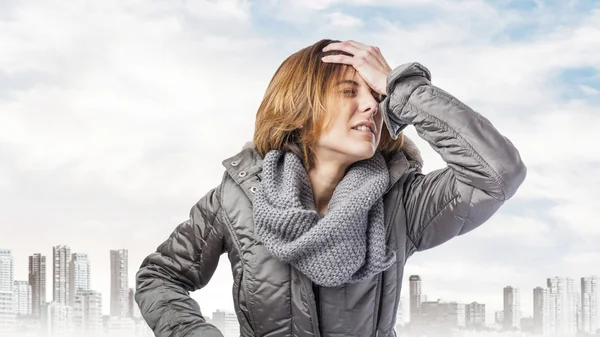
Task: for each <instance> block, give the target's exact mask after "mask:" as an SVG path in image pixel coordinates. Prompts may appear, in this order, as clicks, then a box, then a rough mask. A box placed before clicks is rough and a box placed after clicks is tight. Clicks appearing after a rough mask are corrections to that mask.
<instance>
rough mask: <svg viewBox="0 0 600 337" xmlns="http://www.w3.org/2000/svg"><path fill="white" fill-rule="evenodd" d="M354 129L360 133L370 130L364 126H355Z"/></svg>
mask: <svg viewBox="0 0 600 337" xmlns="http://www.w3.org/2000/svg"><path fill="white" fill-rule="evenodd" d="M355 129H356V130H361V131H371V129H369V127H368V126H365V125H360V126H357V127H355Z"/></svg>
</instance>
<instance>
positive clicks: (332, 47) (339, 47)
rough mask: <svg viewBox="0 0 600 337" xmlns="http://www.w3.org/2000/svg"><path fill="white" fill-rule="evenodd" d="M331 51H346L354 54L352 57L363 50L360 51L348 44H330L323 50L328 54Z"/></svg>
mask: <svg viewBox="0 0 600 337" xmlns="http://www.w3.org/2000/svg"><path fill="white" fill-rule="evenodd" d="M330 50H341V51H344V52H346V53H349V54H352V55H357V54H359V53H360V52H361V49H359V48H357V47H355V46H353V45H352V44H350V43H347V42H334V43H330V44H328V45H327V46H325V48H323V51H324V52H327V51H330Z"/></svg>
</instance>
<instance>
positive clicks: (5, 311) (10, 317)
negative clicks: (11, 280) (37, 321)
mask: <svg viewBox="0 0 600 337" xmlns="http://www.w3.org/2000/svg"><path fill="white" fill-rule="evenodd" d="M16 320H17V314H16V313H15V312H14V309H13V292H12V291H0V336H13V335H14V332H15V328H16Z"/></svg>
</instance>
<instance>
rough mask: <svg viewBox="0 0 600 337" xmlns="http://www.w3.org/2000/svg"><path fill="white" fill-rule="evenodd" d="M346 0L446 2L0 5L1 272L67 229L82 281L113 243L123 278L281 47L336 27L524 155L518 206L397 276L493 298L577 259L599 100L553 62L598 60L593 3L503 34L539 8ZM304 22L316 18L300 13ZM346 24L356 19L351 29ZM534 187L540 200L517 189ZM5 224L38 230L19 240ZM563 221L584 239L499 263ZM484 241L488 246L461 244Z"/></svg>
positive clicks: (190, 190) (586, 218)
mask: <svg viewBox="0 0 600 337" xmlns="http://www.w3.org/2000/svg"><path fill="white" fill-rule="evenodd" d="M361 4H362V5H365V4H368V5H369V6H382V5H383V4H388V5H390V6H397V7H395V10H399V11H401V10H402V9H403V8H408V9H410V8H414V7H415V6H436V8H437V11H438V12H439V13H443V14H445V15H446V16H442V17H435V18H433V19H429V18H426V17H425V18H423V21H422V22H419V23H418V24H411V25H408V24H406V23H405V22H402V21H401V20H399V19H397V18H395V17H391V16H389V17H366V16H364V17H363V16H356V17H355V16H351V14H348V13H353V12H352V11H346V10H345V9H346V8H342V9H339V8H338V7H335V10H338V9H339V11H338V12H335V11H333V12H331V11H330V10H332V9H334V6H338V5H340V3H339V2H337V1H336V0H330V1H327V2H318V3H317V2H298V1H295V2H293V3H283V4H282V3H281V2H276V1H273V2H271V5H270V6H271V7H268V6H266V5H265V7H261V8H258V6H259V5H258V4H255V3H252V4H250V2H248V1H242V0H230V1H206V0H204V1H194V2H192V1H190V2H186V3H185V5H181V4H178V3H177V4H176V3H172V2H166V1H150V2H147V1H141V0H140V1H138V0H136V1H127V2H123V1H97V2H92V3H90V2H75V3H69V4H67V3H64V4H62V5H61V4H60V3H58V4H54V3H53V4H52V5H49V4H46V3H44V2H34V3H31V2H27V3H18V4H16V5H15V6H14V9H13V10H12V11H9V12H8V13H9V14H6V15H7V16H8V17H9V18H10V20H3V19H0V31H2V32H3V34H0V46H2V47H0V48H1V49H0V76H3V75H7V76H10V77H9V78H11V79H14V78H17V79H19V83H23V84H22V85H19V86H16V85H15V86H12V85H11V83H10V82H9V83H8V84H6V83H0V151H2V152H0V153H2V154H3V155H4V154H7V155H8V156H9V158H10V159H11V160H10V161H4V160H3V161H2V163H0V186H3V189H2V191H1V192H0V199H2V200H5V201H7V202H10V205H11V207H9V209H8V210H7V211H5V212H3V215H2V217H1V218H0V221H1V222H2V223H8V224H10V228H9V230H8V232H7V233H6V234H7V236H3V237H9V238H11V239H10V241H6V239H5V240H2V238H0V246H7V245H8V246H12V248H14V249H15V255H18V256H19V257H18V259H17V263H18V266H17V270H16V272H17V275H19V277H20V278H26V276H24V275H26V257H27V255H28V254H31V253H33V252H37V251H40V250H41V251H44V252H46V254H47V255H49V256H51V255H50V253H51V247H52V245H56V244H58V243H61V242H62V243H67V244H70V245H72V246H73V247H72V248H73V250H74V251H86V252H89V253H90V255H91V257H92V259H93V263H94V266H93V268H94V270H97V271H98V274H94V275H95V276H94V284H95V287H98V289H99V290H101V291H102V292H103V293H104V294H105V301H108V294H109V291H108V289H109V287H108V279H106V277H102V278H101V277H100V274H99V273H100V271H106V270H107V266H108V249H116V248H122V247H127V248H130V274H131V277H133V275H134V274H135V270H136V269H137V266H138V265H139V263H140V262H141V259H142V258H143V257H144V256H145V255H147V254H148V253H150V252H151V251H153V250H154V249H155V248H156V246H158V244H160V243H161V242H162V241H163V240H164V239H166V238H167V236H168V234H169V233H170V231H171V230H172V229H173V228H174V227H175V226H176V225H177V224H178V223H179V222H181V221H183V220H185V219H186V218H187V215H188V211H189V207H191V205H192V204H193V203H194V202H195V201H196V200H197V199H198V198H199V197H200V196H201V195H202V194H204V193H205V192H206V191H207V190H208V188H211V187H213V186H215V185H216V184H218V183H219V181H220V178H221V174H222V168H221V164H220V161H221V160H222V159H224V158H225V157H228V156H230V155H232V154H234V153H235V152H236V151H237V150H239V148H240V147H241V146H242V145H243V143H244V142H245V141H246V140H248V139H249V138H250V137H251V135H252V131H253V126H254V125H253V123H254V114H255V111H256V108H257V107H258V104H259V102H260V99H261V98H262V95H263V93H264V90H265V88H266V85H267V83H268V81H269V80H270V78H271V75H272V74H273V72H274V71H275V69H276V68H277V66H279V64H280V63H281V61H282V60H283V58H284V57H286V56H287V55H289V54H290V53H291V52H293V51H296V50H298V49H300V48H301V47H304V46H305V45H306V44H308V43H312V42H314V41H316V40H318V39H320V38H322V37H327V36H329V35H330V34H333V33H340V27H342V28H343V27H345V30H346V31H347V34H350V33H353V34H354V33H356V36H355V37H352V38H353V39H356V40H358V41H362V42H365V43H367V44H376V45H378V46H379V47H381V49H382V51H383V53H384V55H385V56H386V58H387V59H388V61H389V63H390V65H392V66H395V65H399V64H401V63H404V62H407V61H419V62H422V63H423V64H425V65H426V66H428V67H429V68H430V69H431V70H432V72H433V80H434V83H435V84H437V85H439V86H440V87H442V88H444V89H446V90H448V91H449V92H451V93H452V94H454V95H456V96H457V97H458V98H460V99H461V100H463V101H465V102H466V103H468V104H470V105H472V106H473V107H474V108H476V109H477V110H478V111H480V112H481V113H482V114H483V115H485V116H487V117H489V118H490V119H491V120H492V121H493V123H494V124H495V125H497V126H498V128H499V129H500V130H501V131H502V132H503V133H505V134H507V135H508V136H509V138H510V139H511V140H513V141H514V142H515V144H517V147H518V148H519V149H520V151H521V153H522V155H523V158H524V160H525V162H526V164H527V165H528V167H529V174H528V178H527V180H526V182H525V184H524V185H523V187H522V189H521V190H520V191H519V192H518V194H517V196H516V197H515V199H514V200H513V201H511V204H512V205H511V206H515V205H518V206H519V207H522V208H528V207H532V210H531V211H530V212H525V214H519V215H516V214H512V213H509V212H508V211H505V209H503V210H501V211H500V212H499V213H498V215H497V216H496V217H494V218H493V219H492V220H490V222H489V223H488V224H485V225H484V226H482V227H481V228H479V229H477V230H476V231H474V232H472V233H471V234H468V235H466V236H464V237H461V238H457V239H456V241H453V242H452V243H448V244H447V245H444V246H443V247H440V248H439V249H435V250H433V251H432V252H425V253H423V254H418V256H415V257H414V258H412V259H411V260H410V261H409V264H408V266H407V270H406V274H405V275H409V274H413V273H419V274H422V276H423V277H424V278H425V279H426V280H427V281H426V282H428V283H427V284H428V285H427V287H428V289H430V290H428V291H430V293H431V296H433V297H434V298H435V297H445V298H448V299H452V298H457V299H459V300H464V301H471V300H477V301H480V302H486V303H489V307H488V309H489V312H491V313H492V314H493V310H497V309H499V307H500V304H501V303H500V301H501V291H502V287H504V286H506V285H508V284H512V285H515V286H518V287H520V288H522V289H523V290H522V291H523V294H529V293H530V292H529V289H532V288H533V287H535V286H537V285H543V282H544V280H545V278H546V277H549V276H552V275H551V274H552V273H557V274H558V273H563V272H564V273H565V274H569V275H580V274H581V275H584V274H588V272H589V270H590V269H589V266H591V265H593V263H592V262H594V263H595V261H596V258H597V250H594V249H597V248H596V246H595V245H593V242H597V241H594V239H593V238H596V240H597V237H598V235H599V234H600V231H599V230H598V228H600V227H599V226H596V221H595V219H596V218H597V216H596V213H595V210H597V209H598V207H599V206H600V205H599V202H600V199H599V198H598V196H597V191H596V189H597V188H596V186H600V176H599V175H598V174H597V173H595V172H596V171H597V170H596V168H595V166H594V163H597V162H598V161H599V160H600V150H599V148H598V147H597V146H596V139H595V136H594V134H595V131H596V130H597V126H598V125H600V116H599V115H598V114H597V111H598V104H597V103H593V102H591V101H585V100H583V101H582V100H579V101H575V100H568V99H565V97H564V96H561V95H560V94H561V93H563V92H564V86H565V85H568V86H579V85H578V84H571V83H561V82H557V77H556V76H557V74H558V72H560V71H561V70H563V69H568V68H572V67H592V68H595V69H600V61H599V59H598V57H597V51H598V50H600V42H599V41H600V39H598V36H599V32H600V24H599V23H600V11H598V10H597V11H592V12H590V13H587V14H581V13H580V14H579V17H578V20H576V22H575V23H570V24H564V25H562V26H558V27H552V26H550V27H549V28H550V30H542V31H539V32H536V33H535V35H534V36H535V38H531V39H525V40H524V41H522V40H521V41H520V40H514V39H513V38H511V37H510V36H508V35H506V36H505V35H504V34H505V32H504V29H505V28H507V27H509V28H510V27H512V25H515V24H520V23H523V22H524V21H525V20H529V21H532V22H536V23H540V24H542V25H545V24H546V21H547V20H548V17H549V16H548V15H547V13H548V12H551V9H542V10H541V12H540V14H539V15H538V16H533V17H532V16H524V15H522V13H519V12H517V11H505V10H503V11H500V10H497V9H495V8H493V7H492V6H491V5H489V4H488V3H485V2H482V1H461V2H456V1H442V2H439V1H435V2H434V1H423V2H418V3H415V2H414V1H410V2H409V1H400V2H393V3H392V2H387V3H384V2H382V1H351V2H350V3H347V2H344V5H345V6H348V5H350V8H351V7H352V6H358V5H361ZM403 6H404V7H403ZM356 8H357V7H354V9H356ZM375 8H380V9H385V8H383V7H375ZM254 10H262V11H264V12H266V13H274V14H276V15H283V16H280V19H284V20H288V19H289V20H290V22H291V23H292V24H293V26H294V27H295V28H298V29H299V31H303V32H306V33H303V34H302V36H297V35H294V34H293V33H292V32H290V33H289V36H285V38H283V37H279V38H274V37H270V36H259V35H257V34H256V33H255V32H254V31H253V29H254V28H256V27H257V26H260V25H261V23H260V22H255V21H253V20H254V18H253V16H252V15H253V11H254ZM282 13H283V14H282ZM286 13H287V14H286ZM343 13H346V14H343ZM284 14H285V15H288V16H287V17H286V16H285V15H284ZM304 14H314V15H313V16H311V15H304ZM352 15H354V14H352ZM448 15H449V16H448ZM570 15H571V14H570ZM3 17H4V16H3ZM566 17H567V18H568V17H569V15H566ZM324 19H325V20H326V21H323V20H324ZM563 19H564V18H563ZM327 20H328V21H327ZM564 20H566V19H564ZM322 22H330V23H332V24H333V25H322V24H317V25H315V23H322ZM361 24H362V25H363V26H362V27H369V29H368V30H366V29H356V30H354V29H355V28H359V27H361V26H360V25H361ZM340 25H341V26H340ZM545 27H546V26H544V28H545ZM343 30H344V29H342V31H343ZM276 33H279V34H281V33H282V32H276ZM490 36H495V39H491V38H490ZM580 87H581V88H582V90H583V91H584V93H587V94H589V95H595V94H597V91H598V88H592V87H588V88H586V87H585V86H580ZM408 134H409V135H410V136H411V138H413V139H415V140H416V142H417V144H418V145H419V146H420V147H421V149H422V151H423V155H424V157H425V160H426V167H425V169H426V171H430V170H433V169H436V168H439V167H441V166H443V165H444V163H443V162H442V161H441V159H440V158H439V156H438V155H437V154H436V153H435V152H433V151H432V150H431V149H430V148H429V146H428V145H427V143H426V142H425V141H423V140H422V139H420V138H418V136H417V135H416V134H415V132H414V130H413V129H412V128H409V130H408ZM13 159H14V160H13ZM537 199H550V200H551V201H552V203H551V206H548V208H540V207H539V206H534V205H533V204H532V200H537ZM530 205H533V206H530ZM534 207H537V208H534ZM538 215H539V217H538ZM23 228H30V229H31V231H33V230H36V231H37V233H38V234H39V235H38V236H37V237H36V238H33V239H32V238H31V237H30V235H29V234H30V232H31V231H30V230H28V231H23V230H22V229H23ZM565 231H566V232H569V233H572V236H573V237H572V238H570V240H571V241H569V242H568V243H564V244H565V251H566V250H567V249H568V247H573V246H579V245H581V246H583V245H585V247H593V248H590V249H591V250H587V251H582V252H578V253H577V255H567V256H566V257H564V258H563V259H560V258H557V260H548V261H546V262H544V263H543V266H542V265H536V264H535V261H534V259H533V258H531V259H524V260H526V261H527V262H522V261H521V260H518V259H515V260H514V261H513V262H510V263H511V264H510V265H507V264H506V263H507V262H506V260H510V258H509V257H506V256H509V255H511V254H513V253H515V254H516V253H519V252H522V253H523V254H525V255H524V256H527V254H526V253H527V252H533V253H529V254H530V255H532V254H540V255H542V254H543V253H544V252H546V251H547V252H548V254H549V255H550V253H552V252H554V253H555V254H556V255H560V252H558V253H557V252H555V249H554V250H553V248H552V246H553V245H555V244H559V245H560V244H563V241H564V238H563V237H562V236H561V233H564V232H565ZM115 232H119V233H120V235H118V236H117V235H115V234H114V233H115ZM3 234H4V233H3ZM494 244H495V245H494ZM15 245H16V247H15ZM486 245H487V246H492V245H494V249H497V250H494V251H492V250H491V249H490V250H486V249H483V250H479V249H480V247H482V246H486ZM502 245H504V246H502ZM487 246H486V248H487ZM9 248H11V247H9ZM476 249H477V250H476ZM474 255H476V256H474ZM536 256H537V255H536ZM481 259H484V260H486V261H489V264H484V263H482V262H481ZM475 260H477V261H475ZM586 261H588V263H587V264H586ZM524 263H527V265H524ZM546 264H548V265H551V266H546ZM94 273H95V272H94ZM446 280H448V281H446ZM230 283H231V275H230V268H229V267H228V261H227V258H226V256H223V258H222V260H221V263H220V265H219V269H218V271H217V273H216V274H215V276H214V280H213V282H211V283H210V284H209V286H208V287H207V289H206V290H205V291H201V292H198V293H197V294H194V298H197V299H199V301H200V303H201V305H202V307H203V309H204V308H206V310H208V313H210V312H212V311H213V310H215V309H217V308H219V307H225V308H229V309H232V307H233V306H232V304H231V303H229V302H226V303H223V301H222V298H224V297H227V298H230V288H229V286H230ZM407 288H408V285H407V283H405V290H406V289H407ZM528 296H529V295H523V297H522V301H523V303H524V304H523V309H524V310H525V311H530V309H529V308H530V305H529V304H530V302H528V301H530V299H529V298H528ZM107 303H108V302H105V307H106V308H108V307H109V306H108V305H107Z"/></svg>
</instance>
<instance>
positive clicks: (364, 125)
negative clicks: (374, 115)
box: [352, 122, 377, 135]
mask: <svg viewBox="0 0 600 337" xmlns="http://www.w3.org/2000/svg"><path fill="white" fill-rule="evenodd" d="M352 130H356V131H360V132H363V133H370V134H372V135H375V134H376V133H377V130H376V127H375V124H373V123H371V122H361V123H358V124H357V125H355V126H353V127H352Z"/></svg>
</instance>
